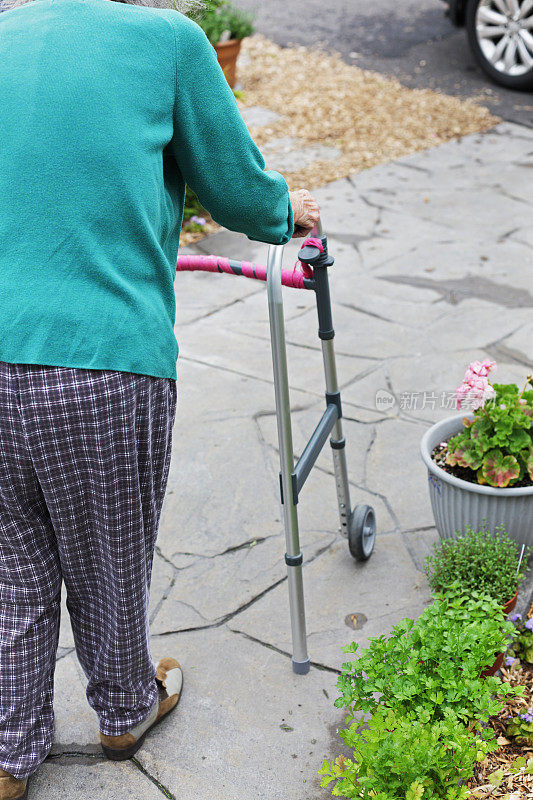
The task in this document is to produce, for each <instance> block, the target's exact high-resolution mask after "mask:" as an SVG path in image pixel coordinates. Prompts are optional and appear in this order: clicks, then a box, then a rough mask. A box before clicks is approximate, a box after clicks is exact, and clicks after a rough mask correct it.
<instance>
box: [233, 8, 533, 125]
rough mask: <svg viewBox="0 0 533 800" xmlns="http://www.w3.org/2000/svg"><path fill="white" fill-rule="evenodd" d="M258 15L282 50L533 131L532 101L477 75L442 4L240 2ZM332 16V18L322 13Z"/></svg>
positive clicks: (263, 29)
mask: <svg viewBox="0 0 533 800" xmlns="http://www.w3.org/2000/svg"><path fill="white" fill-rule="evenodd" d="M235 2H236V3H237V4H238V5H240V6H241V7H243V8H248V9H254V10H255V11H256V12H257V27H258V29H259V31H260V32H261V33H264V34H265V35H266V36H269V37H270V38H271V39H274V41H276V42H278V43H279V44H283V45H286V44H289V43H291V42H298V43H300V44H309V45H319V46H320V47H323V48H324V49H326V50H330V51H331V50H337V51H338V52H340V53H341V54H342V56H343V58H345V60H346V61H348V62H349V63H353V64H357V65H358V66H361V67H364V68H365V69H373V70H377V71H378V72H382V73H385V74H390V75H395V76H397V77H398V78H399V79H400V80H401V81H402V83H404V84H405V85H406V86H412V87H429V88H431V89H440V90H441V91H444V92H447V93H448V94H459V95H461V96H462V97H472V96H474V97H480V96H481V97H482V98H483V100H484V103H485V104H486V105H488V106H489V107H490V108H491V109H492V110H493V111H494V113H496V114H498V115H499V116H501V117H503V118H504V119H507V120H512V121H514V122H518V123H521V124H524V125H528V126H530V127H533V95H532V94H530V93H521V92H512V91H510V90H508V89H503V88H499V87H497V86H496V85H495V84H493V83H491V82H490V81H489V80H488V78H485V76H484V74H483V73H482V72H481V70H480V69H479V68H478V67H477V65H476V63H475V62H474V58H473V56H472V55H471V53H470V50H469V47H468V44H467V41H466V33H465V31H464V29H459V30H458V29H457V28H455V27H454V26H453V25H452V24H451V22H450V21H449V20H448V18H447V17H446V16H445V14H444V11H445V8H446V6H445V4H444V3H443V2H442V1H441V0H371V2H368V0H329V2H328V3H324V0H285V2H283V3H280V2H279V0H235ZM325 9H327V10H325Z"/></svg>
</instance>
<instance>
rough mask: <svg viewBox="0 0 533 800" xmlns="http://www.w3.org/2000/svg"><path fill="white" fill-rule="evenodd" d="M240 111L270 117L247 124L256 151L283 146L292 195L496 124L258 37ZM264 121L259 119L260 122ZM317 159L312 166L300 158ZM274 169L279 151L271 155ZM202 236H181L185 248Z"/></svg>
mask: <svg viewBox="0 0 533 800" xmlns="http://www.w3.org/2000/svg"><path fill="white" fill-rule="evenodd" d="M238 80H239V86H240V91H239V92H238V95H239V101H238V102H239V106H240V108H241V110H242V111H243V112H245V111H246V109H250V108H252V109H255V108H260V109H262V110H263V112H264V111H265V110H269V111H271V112H273V113H272V117H273V118H274V121H273V122H271V123H270V124H266V125H264V124H263V125H253V124H250V125H249V127H250V131H251V133H252V136H253V137H254V139H255V141H256V142H257V144H258V145H259V147H261V148H263V149H264V150H265V158H266V162H267V167H269V166H271V168H278V163H273V164H269V160H270V161H272V159H271V158H269V150H270V148H271V146H272V145H274V150H275V145H276V143H280V144H282V143H283V142H285V141H286V142H287V143H288V144H287V148H286V149H287V154H286V157H285V159H284V160H285V162H286V163H287V166H288V168H283V169H282V171H283V174H284V175H285V177H286V178H287V181H288V183H289V186H290V187H291V189H297V188H301V187H305V188H309V189H315V188H317V187H319V186H322V185H324V184H326V183H329V182H330V181H334V180H337V179H339V178H346V177H347V176H348V175H352V174H354V173H356V172H359V171H361V170H364V169H368V168H369V167H374V166H376V165H377V164H382V163H384V162H387V161H393V160H394V159H397V158H400V157H401V156H405V155H409V154H410V153H414V152H416V151H419V150H426V149H428V148H429V147H434V146H436V145H439V144H442V143H443V142H447V141H449V140H450V139H457V138H460V137H462V136H466V135H468V134H471V133H477V132H479V131H486V130H489V129H490V128H492V127H493V126H494V125H495V124H496V123H497V122H498V118H497V117H495V116H493V115H492V114H491V113H490V112H489V111H488V109H486V108H484V107H483V106H480V105H479V104H478V103H476V102H474V101H472V100H461V99H458V98H456V97H449V96H448V95H444V94H440V93H439V92H433V91H431V90H429V89H407V88H406V87H405V86H402V85H401V84H400V83H399V82H398V81H397V80H396V79H394V78H385V77H383V76H382V75H379V74H378V73H376V72H369V71H368V70H362V69H359V68H358V67H355V66H351V65H349V64H346V63H345V62H344V61H343V60H342V59H341V58H340V56H338V55H336V54H333V55H328V54H325V53H323V52H321V51H319V50H310V49H308V48H305V47H300V46H297V47H287V48H282V47H280V46H278V45H277V44H274V43H273V42H271V41H269V40H268V39H266V38H265V37H263V36H252V37H250V38H248V39H245V40H244V42H243V46H242V52H241V56H240V59H239V69H238ZM263 116H264V114H263ZM302 152H307V153H312V152H315V155H316V159H314V158H313V157H311V161H310V163H309V158H307V159H305V158H303V159H302V158H301V153H302ZM276 158H277V161H278V162H279V148H278V151H277V152H276ZM216 230H217V226H216V225H215V224H214V223H213V222H212V221H211V220H208V224H207V226H206V228H205V231H204V232H202V233H191V232H187V231H186V230H184V232H183V234H182V240H181V244H182V246H186V245H190V244H193V243H194V242H196V241H198V240H200V239H203V238H204V236H206V235H207V234H209V233H213V232H214V231H216Z"/></svg>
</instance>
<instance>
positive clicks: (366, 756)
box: [319, 708, 497, 800]
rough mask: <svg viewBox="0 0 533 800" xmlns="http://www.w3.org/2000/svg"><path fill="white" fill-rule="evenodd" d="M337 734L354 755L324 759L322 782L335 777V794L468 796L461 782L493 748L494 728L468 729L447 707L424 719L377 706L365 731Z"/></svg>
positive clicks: (394, 798)
mask: <svg viewBox="0 0 533 800" xmlns="http://www.w3.org/2000/svg"><path fill="white" fill-rule="evenodd" d="M341 737H342V739H343V741H344V743H345V744H346V745H347V746H348V747H350V748H353V759H346V758H344V757H343V756H340V757H339V758H337V759H336V760H334V761H332V762H328V761H324V764H323V766H322V768H321V769H320V770H319V774H320V775H322V780H321V786H323V787H327V786H330V785H331V784H332V782H333V781H335V784H334V786H333V788H332V794H333V795H335V796H337V797H348V798H362V800H443V798H446V800H466V798H468V797H469V796H470V792H469V790H468V789H467V788H466V787H465V786H464V785H460V783H462V782H463V781H466V780H468V779H469V778H471V777H472V775H473V773H474V764H475V762H476V761H483V759H484V758H485V756H486V754H487V753H488V752H490V751H492V750H495V749H496V747H497V744H496V742H495V741H494V739H493V732H492V731H490V732H486V731H483V733H481V734H476V733H474V732H473V731H469V730H467V729H466V728H465V727H464V726H463V725H461V723H460V722H459V721H458V720H457V719H456V717H455V716H454V714H453V713H452V712H450V711H448V712H447V713H446V714H445V715H444V717H443V719H441V720H439V721H436V722H433V723H431V724H428V723H427V722H423V721H422V720H419V719H407V718H404V717H402V715H401V714H399V713H396V712H394V711H391V710H390V709H386V708H380V709H379V710H378V711H377V712H376V713H375V714H374V716H373V717H372V719H371V720H370V723H369V726H368V728H367V729H366V730H365V731H363V732H361V731H360V730H359V728H358V726H357V725H356V724H353V725H351V726H350V727H349V728H348V729H347V730H344V731H342V732H341Z"/></svg>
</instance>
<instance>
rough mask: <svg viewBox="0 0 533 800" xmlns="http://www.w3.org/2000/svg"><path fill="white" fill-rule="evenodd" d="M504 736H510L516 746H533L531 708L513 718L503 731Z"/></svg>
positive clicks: (532, 710) (532, 713) (532, 714)
mask: <svg viewBox="0 0 533 800" xmlns="http://www.w3.org/2000/svg"><path fill="white" fill-rule="evenodd" d="M505 735H506V736H512V737H513V738H514V740H515V742H516V744H525V745H528V746H529V747H531V746H533V708H528V710H527V711H526V712H525V713H524V714H518V715H517V716H516V717H513V718H512V719H511V721H510V722H509V724H508V725H507V727H506V729H505Z"/></svg>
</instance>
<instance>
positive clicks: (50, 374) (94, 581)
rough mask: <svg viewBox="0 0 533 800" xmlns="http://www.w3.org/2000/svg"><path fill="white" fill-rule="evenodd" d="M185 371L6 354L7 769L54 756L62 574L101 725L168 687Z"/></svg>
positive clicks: (1, 481) (140, 710)
mask: <svg viewBox="0 0 533 800" xmlns="http://www.w3.org/2000/svg"><path fill="white" fill-rule="evenodd" d="M176 393H177V390H176V381H174V380H172V379H170V378H155V377H151V376H147V375H138V374H133V373H130V372H115V371H110V370H90V369H77V368H76V369H75V368H67V367H51V366H40V365H33V364H8V363H6V362H2V361H0V767H1V768H2V769H5V770H7V772H9V773H11V774H12V775H15V776H16V777H18V778H24V777H26V776H28V775H30V774H31V773H32V772H34V771H35V769H36V768H37V767H38V766H39V764H40V763H41V762H42V761H43V760H44V758H45V757H46V755H47V753H48V751H49V749H50V747H51V744H52V735H53V721H54V716H53V708H52V702H53V676H54V666H55V656H56V649H57V641H58V632H59V614H60V593H61V579H63V580H64V582H65V586H66V589H67V607H68V610H69V613H70V617H71V621H72V628H73V631H74V639H75V644H76V652H77V655H78V658H79V660H80V663H81V665H82V667H83V669H84V671H85V674H86V675H87V678H88V684H87V698H88V700H89V703H90V705H91V706H92V708H93V709H94V710H95V711H96V713H97V714H98V717H99V720H100V730H101V731H102V732H103V733H106V734H108V735H111V736H116V735H120V734H123V733H125V732H126V731H127V730H129V729H130V728H131V727H133V726H135V725H136V724H137V723H139V722H140V721H141V720H143V719H144V718H145V717H146V716H147V715H148V713H149V712H150V710H151V708H152V706H153V704H154V703H155V702H156V699H157V685H156V683H155V667H154V663H153V661H152V659H151V656H150V651H149V646H148V614H147V611H148V599H149V588H150V576H151V570H152V560H153V553H154V546H155V540H156V536H157V528H158V524H159V517H160V513H161V507H162V503H163V497H164V493H165V489H166V484H167V479H168V471H169V466H170V453H171V439H172V426H173V422H174V417H175V412H176Z"/></svg>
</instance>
